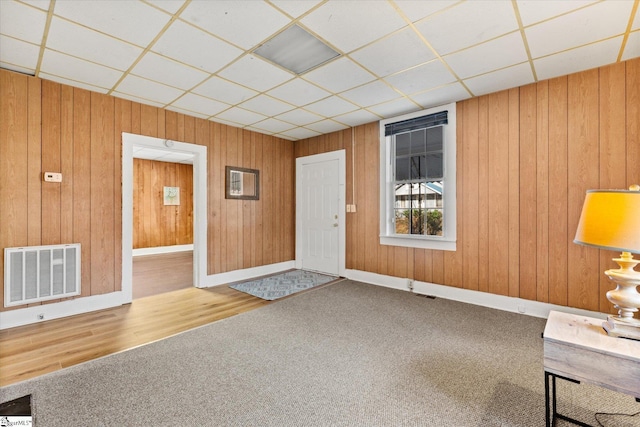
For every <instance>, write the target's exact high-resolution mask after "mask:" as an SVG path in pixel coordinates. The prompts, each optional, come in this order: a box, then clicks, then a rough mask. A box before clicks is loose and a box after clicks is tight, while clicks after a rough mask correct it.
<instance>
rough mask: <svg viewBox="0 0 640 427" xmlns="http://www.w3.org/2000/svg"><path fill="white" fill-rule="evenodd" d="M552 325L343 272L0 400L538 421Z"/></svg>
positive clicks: (96, 422) (578, 390) (582, 399)
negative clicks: (547, 330)
mask: <svg viewBox="0 0 640 427" xmlns="http://www.w3.org/2000/svg"><path fill="white" fill-rule="evenodd" d="M544 325H545V321H544V320H543V319H537V318H532V317H527V316H523V315H518V314H513V313H506V312H501V311H497V310H492V309H488V308H483V307H477V306H471V305H466V304H462V303H457V302H453V301H447V300H444V299H440V298H438V299H428V298H423V297H418V296H415V295H413V294H410V293H407V292H403V291H398V290H391V289H386V288H381V287H377V286H373V285H367V284H362V283H357V282H352V281H342V282H339V283H336V284H333V285H329V286H325V287H321V288H318V289H315V290H312V291H310V292H305V293H302V294H299V295H297V296H294V297H292V298H287V299H284V300H282V301H280V302H277V303H274V304H270V305H268V306H265V307H263V308H260V309H257V310H254V311H251V312H248V313H244V314H241V315H238V316H235V317H232V318H229V319H225V320H221V321H218V322H216V323H213V324H210V325H206V326H203V327H200V328H198V329H195V330H192V331H189V332H185V333H182V334H180V335H178V336H175V337H172V338H169V339H165V340H162V341H159V342H156V343H153V344H149V345H146V346H143V347H139V348H136V349H133V350H129V351H126V352H123V353H120V354H117V355H113V356H108V357H105V358H102V359H99V360H96V361H91V362H87V363H85V364H82V365H78V366H74V367H71V368H68V369H65V370H62V371H58V372H55V373H52V374H49V375H46V376H43V377H40V378H38V379H35V380H30V381H26V382H22V383H19V384H16V385H12V386H8V387H5V388H2V389H0V401H6V400H10V399H13V398H16V397H19V396H23V395H26V394H32V395H33V397H32V406H33V413H34V417H35V425H36V426H40V427H45V426H46V427H56V426H65V427H68V426H122V425H126V426H169V425H171V426H174V425H180V426H279V427H281V426H323V427H324V426H438V427H440V426H444V427H447V426H451V427H454V426H455V427H460V426H478V427H488V426H489V427H490V426H496V427H497V426H503V427H504V426H523V427H524V426H530V427H539V426H543V425H544V374H543V368H542V339H541V332H542V331H543V329H544ZM559 407H560V410H561V411H563V412H566V413H567V414H569V415H572V416H574V417H577V418H580V419H582V420H584V421H586V422H588V423H590V424H592V425H594V426H597V425H598V424H597V423H596V420H595V415H594V414H595V412H596V411H603V412H610V413H618V412H621V413H632V412H637V411H638V410H640V404H638V403H636V402H635V400H634V399H633V398H631V397H629V396H624V395H620V394H618V393H614V392H610V391H607V390H603V389H600V388H597V387H592V386H587V385H576V384H568V383H564V382H560V384H559ZM605 422H606V424H603V425H605V426H607V427H612V426H615V427H629V426H631V427H638V418H637V417H636V418H622V417H620V416H614V415H612V416H610V417H609V418H607V419H606V420H605ZM557 425H559V426H561V425H564V426H567V425H569V424H566V423H558V424H557Z"/></svg>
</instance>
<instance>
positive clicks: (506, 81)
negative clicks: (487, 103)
mask: <svg viewBox="0 0 640 427" xmlns="http://www.w3.org/2000/svg"><path fill="white" fill-rule="evenodd" d="M529 83H533V73H532V72H531V65H529V63H528V62H526V63H524V64H520V65H515V66H513V67H510V68H504V69H502V70H499V71H495V72H493V73H488V74H483V75H482V76H478V77H473V78H471V79H468V80H465V81H464V84H465V85H467V87H468V88H469V89H470V90H471V92H473V94H474V95H485V94H487V93H492V92H498V91H500V90H504V89H509V88H512V87H516V86H523V85H526V84H529Z"/></svg>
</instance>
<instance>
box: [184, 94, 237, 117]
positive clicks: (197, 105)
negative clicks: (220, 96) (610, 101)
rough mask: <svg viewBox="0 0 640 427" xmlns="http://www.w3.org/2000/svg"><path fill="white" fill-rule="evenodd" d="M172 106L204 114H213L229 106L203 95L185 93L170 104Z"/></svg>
mask: <svg viewBox="0 0 640 427" xmlns="http://www.w3.org/2000/svg"><path fill="white" fill-rule="evenodd" d="M171 105H172V106H174V107H178V108H182V109H185V110H189V111H194V112H196V113H200V114H202V115H204V116H207V117H208V116H213V115H215V114H218V113H219V112H221V111H224V110H226V109H227V108H229V107H230V105H228V104H224V103H222V102H218V101H214V100H213V99H209V98H205V97H204V96H200V95H196V94H193V93H187V94H186V95H184V96H183V97H181V98H180V99H177V100H176V101H174V102H173V103H172V104H171Z"/></svg>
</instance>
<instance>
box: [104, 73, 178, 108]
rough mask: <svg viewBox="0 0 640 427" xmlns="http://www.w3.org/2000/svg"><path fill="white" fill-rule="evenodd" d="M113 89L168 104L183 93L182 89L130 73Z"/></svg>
mask: <svg viewBox="0 0 640 427" xmlns="http://www.w3.org/2000/svg"><path fill="white" fill-rule="evenodd" d="M115 89H116V90H117V91H118V92H122V93H128V94H129V95H133V96H137V97H139V98H142V99H148V100H150V101H155V102H159V103H161V104H169V103H170V102H172V101H173V100H174V99H176V98H177V97H179V96H180V95H182V93H183V91H181V90H179V89H176V88H174V87H170V86H166V85H163V84H161V83H156V82H152V81H151V80H145V79H142V78H140V77H137V76H134V75H132V74H129V75H128V76H127V77H125V78H124V80H123V81H122V82H121V83H120V84H119V85H118V87H116V88H115Z"/></svg>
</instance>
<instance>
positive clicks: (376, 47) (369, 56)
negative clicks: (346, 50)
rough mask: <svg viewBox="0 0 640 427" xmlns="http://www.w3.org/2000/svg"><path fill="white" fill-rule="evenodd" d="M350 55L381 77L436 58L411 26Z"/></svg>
mask: <svg viewBox="0 0 640 427" xmlns="http://www.w3.org/2000/svg"><path fill="white" fill-rule="evenodd" d="M350 56H351V58H353V59H354V60H355V61H357V62H359V63H360V64H361V65H362V66H364V67H365V68H367V69H368V70H369V71H372V72H374V73H375V74H377V75H378V76H379V77H384V76H387V75H389V74H393V73H397V72H398V71H402V70H406V69H407V68H410V67H413V66H415V65H418V64H422V63H424V62H427V61H430V60H432V59H434V58H435V55H434V53H433V52H432V51H431V49H429V48H428V47H427V45H426V44H424V42H423V41H422V40H421V39H420V37H418V35H417V34H416V33H415V32H414V31H413V30H412V29H411V28H407V29H404V30H402V31H399V32H397V33H394V34H392V35H391V36H389V37H386V38H384V39H382V40H380V41H377V42H375V43H373V44H371V45H369V46H367V47H365V48H363V49H360V50H358V51H356V52H353V53H352V54H351V55H350ZM381 58H382V60H381Z"/></svg>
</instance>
